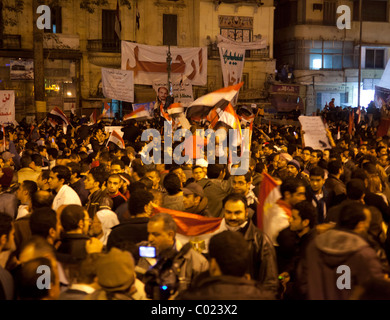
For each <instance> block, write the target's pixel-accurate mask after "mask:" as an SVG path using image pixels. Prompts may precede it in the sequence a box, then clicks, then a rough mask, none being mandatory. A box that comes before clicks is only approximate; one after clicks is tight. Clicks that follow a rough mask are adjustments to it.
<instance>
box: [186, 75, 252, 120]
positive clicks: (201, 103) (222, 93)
mask: <svg viewBox="0 0 390 320" xmlns="http://www.w3.org/2000/svg"><path fill="white" fill-rule="evenodd" d="M243 84H244V82H241V83H239V84H236V85H233V86H229V87H226V88H222V89H219V90H216V91H213V92H211V93H208V94H206V95H204V96H201V97H199V98H198V99H196V100H195V101H194V102H192V103H191V104H190V105H189V106H188V107H187V111H186V116H187V118H193V117H194V118H195V117H200V118H206V117H207V115H208V114H209V113H210V110H211V109H213V108H217V107H219V108H220V109H222V110H223V109H224V108H225V107H226V106H227V105H228V103H229V102H230V101H232V100H233V98H234V97H235V96H236V94H237V93H238V91H239V90H240V88H241V87H242V85H243Z"/></svg>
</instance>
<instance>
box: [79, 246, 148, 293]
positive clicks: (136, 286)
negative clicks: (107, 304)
mask: <svg viewBox="0 0 390 320" xmlns="http://www.w3.org/2000/svg"><path fill="white" fill-rule="evenodd" d="M134 268H135V266H134V259H133V257H132V255H131V253H130V252H128V251H122V250H119V249H117V248H112V249H111V250H110V252H109V253H107V254H104V255H102V256H101V257H100V258H99V259H98V261H97V263H96V273H97V278H98V284H99V286H100V287H101V289H99V290H96V291H95V292H94V293H92V294H90V295H88V296H87V297H86V298H85V300H147V299H146V296H145V291H144V285H143V283H142V282H141V281H139V280H138V279H137V278H136V276H135V271H134Z"/></svg>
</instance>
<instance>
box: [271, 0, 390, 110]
mask: <svg viewBox="0 0 390 320" xmlns="http://www.w3.org/2000/svg"><path fill="white" fill-rule="evenodd" d="M275 3H276V9H275V57H276V59H277V64H278V65H289V66H290V67H292V69H293V70H294V72H293V73H294V77H295V82H296V83H300V84H302V85H304V86H306V96H305V97H304V98H305V100H306V114H312V113H313V112H316V111H317V110H321V109H322V108H323V107H324V106H325V104H326V103H329V102H330V100H331V99H332V98H335V104H336V105H339V106H352V107H357V106H358V90H359V89H358V88H359V87H358V86H359V85H360V105H361V106H363V107H367V105H368V103H369V102H370V101H371V100H374V91H375V85H376V84H377V83H378V82H379V80H380V79H381V77H382V74H383V71H384V69H385V67H386V64H387V61H388V60H389V58H390V32H389V31H390V23H389V13H390V2H389V1H387V0H384V1H382V0H377V1H376V0H373V1H371V0H370V1H366V0H362V8H363V10H362V32H361V34H362V37H361V39H360V20H359V1H358V0H357V1H338V0H280V1H277V2H275ZM340 6H347V7H348V8H349V10H350V29H348V28H343V29H342V28H339V27H337V20H338V19H339V18H340V19H341V20H342V21H339V23H340V22H341V23H342V24H344V25H346V26H347V25H348V24H347V22H348V21H346V20H345V19H343V18H344V17H346V18H347V19H348V10H342V9H343V7H340ZM339 7H340V8H339ZM338 8H339V10H340V13H337V10H338ZM344 9H345V7H344ZM360 40H361V42H360ZM360 43H361V48H362V50H361V58H360V61H361V78H360V81H358V75H359V48H360Z"/></svg>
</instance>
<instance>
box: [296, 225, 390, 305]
mask: <svg viewBox="0 0 390 320" xmlns="http://www.w3.org/2000/svg"><path fill="white" fill-rule="evenodd" d="M340 266H347V267H348V268H349V269H350V277H349V274H348V272H347V271H342V269H339V267H340ZM344 270H345V269H344ZM297 275H298V278H299V281H300V284H301V291H302V293H303V294H306V297H307V299H309V300H347V299H349V298H350V296H351V293H352V292H353V290H354V289H355V288H356V286H358V285H362V284H363V283H364V282H366V281H367V280H369V279H371V278H373V277H383V276H384V274H383V270H382V267H381V264H380V262H379V260H378V258H377V256H376V254H375V251H374V250H373V249H372V248H371V247H370V246H369V244H368V243H367V242H366V241H365V240H364V239H363V238H362V237H361V236H359V235H358V234H356V233H354V232H352V231H347V230H341V229H332V230H329V231H327V232H325V233H323V234H320V235H318V236H317V237H315V238H314V240H313V241H312V242H311V243H310V244H309V245H308V248H307V252H306V259H304V260H303V263H302V264H301V265H300V267H299V268H298V272H297ZM343 278H344V279H343ZM341 279H343V281H341ZM346 279H348V280H350V290H349V289H342V288H341V289H340V288H338V285H337V284H338V283H339V282H342V283H345V284H347V282H348V281H347V280H346ZM344 280H345V281H344Z"/></svg>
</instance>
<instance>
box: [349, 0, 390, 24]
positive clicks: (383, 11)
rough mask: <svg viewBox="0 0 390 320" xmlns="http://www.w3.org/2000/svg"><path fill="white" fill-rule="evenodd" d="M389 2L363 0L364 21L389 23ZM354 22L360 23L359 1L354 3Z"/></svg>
mask: <svg viewBox="0 0 390 320" xmlns="http://www.w3.org/2000/svg"><path fill="white" fill-rule="evenodd" d="M386 15H387V1H382V0H363V2H362V20H363V21H377V22H387V16H386ZM353 20H354V21H359V0H355V1H354V2H353Z"/></svg>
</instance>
